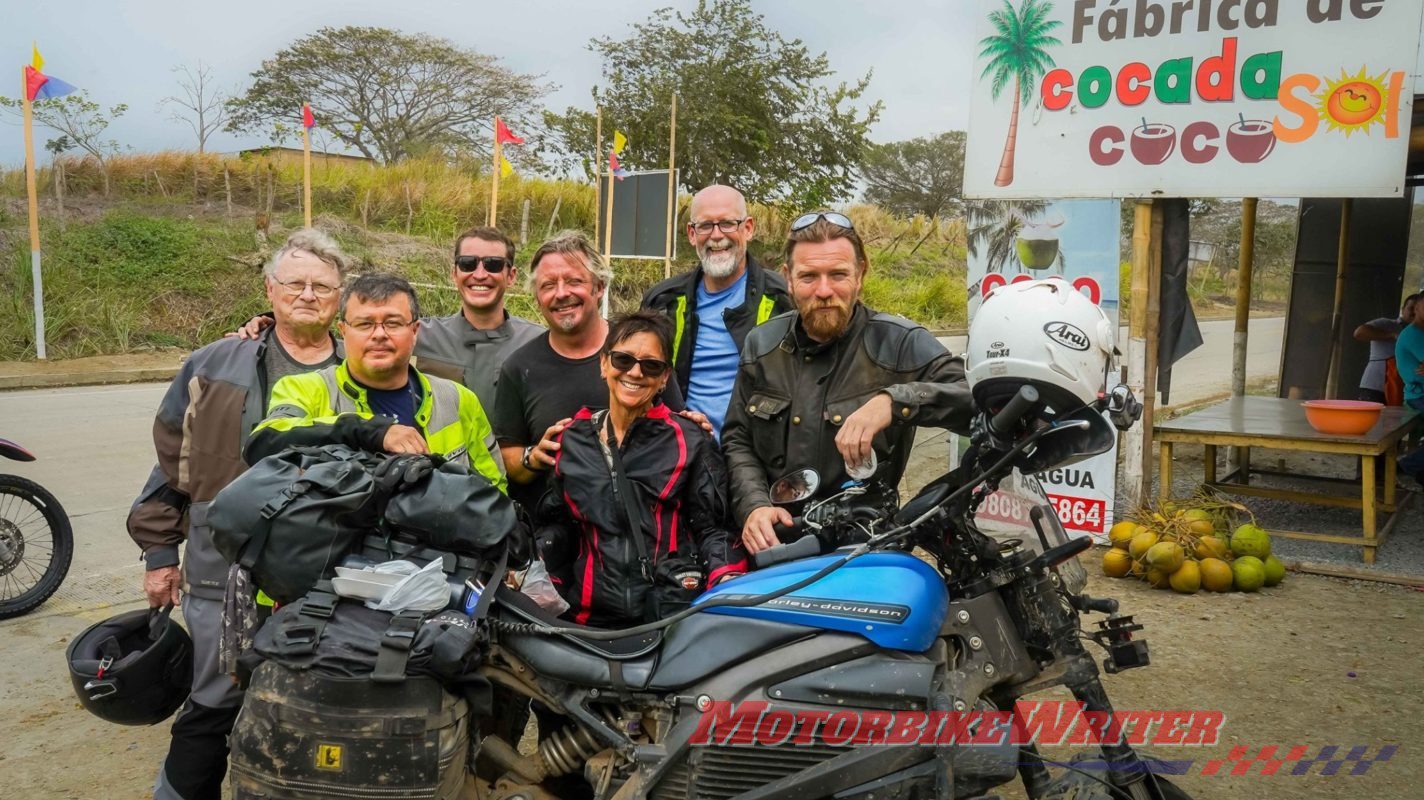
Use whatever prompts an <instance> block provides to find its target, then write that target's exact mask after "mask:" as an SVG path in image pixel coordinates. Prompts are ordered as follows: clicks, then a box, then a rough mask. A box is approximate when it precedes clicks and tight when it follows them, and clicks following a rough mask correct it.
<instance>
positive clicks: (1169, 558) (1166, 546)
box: [1145, 542, 1187, 575]
mask: <svg viewBox="0 0 1424 800" xmlns="http://www.w3.org/2000/svg"><path fill="white" fill-rule="evenodd" d="M1186 557H1187V556H1186V553H1184V552H1182V546H1181V545H1179V544H1177V543H1176V542H1158V543H1157V544H1154V545H1152V547H1150V548H1149V549H1148V550H1147V555H1146V557H1145V560H1146V561H1147V564H1148V565H1149V566H1151V567H1154V568H1156V569H1160V570H1162V571H1163V572H1165V573H1167V574H1168V575H1171V574H1172V573H1174V572H1176V571H1177V569H1178V568H1179V567H1181V566H1182V561H1184V560H1185V559H1186Z"/></svg>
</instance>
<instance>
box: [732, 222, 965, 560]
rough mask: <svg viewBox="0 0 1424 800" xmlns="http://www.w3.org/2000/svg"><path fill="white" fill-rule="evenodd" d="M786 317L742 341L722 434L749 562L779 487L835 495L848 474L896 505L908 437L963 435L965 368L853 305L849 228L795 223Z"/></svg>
mask: <svg viewBox="0 0 1424 800" xmlns="http://www.w3.org/2000/svg"><path fill="white" fill-rule="evenodd" d="M783 257H784V259H785V266H784V267H783V270H784V271H785V274H786V282H787V285H788V286H789V287H790V289H791V295H792V298H793V299H794V300H795V302H796V312H795V313H793V314H786V315H783V316H779V317H776V318H774V319H772V320H770V321H768V322H767V323H766V324H764V325H760V326H758V327H757V328H755V329H754V330H752V332H751V333H750V334H748V336H747V344H746V348H745V349H744V350H743V351H742V356H741V364H740V366H739V368H738V372H737V380H736V386H735V388H734V389H733V391H732V400H731V403H730V405H729V407H728V410H727V422H726V425H725V426H724V427H723V429H722V447H723V450H724V452H725V453H726V457H727V467H728V470H729V472H730V473H731V492H732V507H733V511H734V513H735V515H736V518H737V521H738V522H740V523H741V524H742V542H743V544H745V545H746V547H747V549H748V550H750V551H751V552H753V553H755V552H758V551H760V550H763V549H765V548H767V547H770V546H772V545H775V544H777V543H778V541H779V540H778V539H777V536H776V533H775V532H774V530H773V525H774V524H775V523H780V524H783V525H790V524H791V522H792V517H791V513H790V512H789V511H788V510H787V509H786V508H784V507H780V506H774V505H772V502H771V494H770V488H769V487H770V486H771V484H772V483H773V482H774V481H776V480H777V479H778V478H780V477H781V476H783V475H786V474H788V473H790V472H793V471H797V470H802V469H807V468H810V469H814V470H815V471H816V472H817V473H818V474H819V476H820V486H821V487H822V488H821V490H820V492H819V493H818V494H817V496H818V497H824V496H827V495H829V494H834V493H835V492H837V491H839V490H840V489H839V487H840V486H841V485H842V484H844V483H845V482H846V481H847V480H848V479H849V477H850V475H849V473H850V471H851V470H855V471H857V472H860V471H861V470H862V469H863V470H865V471H869V470H870V469H871V467H872V466H873V465H877V466H876V468H875V470H874V473H873V475H872V477H871V479H870V481H871V488H872V491H878V492H883V493H891V494H893V493H895V492H897V490H898V487H899V484H900V478H901V477H902V476H903V475H904V472H905V465H906V463H907V462H908V460H909V457H910V448H911V447H912V446H913V445H914V440H915V428H916V427H917V426H934V427H939V428H949V429H952V430H957V431H967V430H968V428H969V424H970V421H971V419H972V417H973V404H972V402H971V399H970V394H969V389H968V386H967V385H966V384H965V382H964V361H963V359H960V358H955V357H952V356H951V355H950V354H949V352H948V351H947V350H945V348H944V345H942V344H940V343H939V340H937V339H935V338H934V337H933V336H931V335H930V333H929V331H927V330H925V329H924V328H923V327H921V326H919V325H916V324H915V323H913V322H910V321H909V320H907V319H903V318H901V317H896V316H893V315H890V314H882V313H879V312H876V311H873V310H871V309H869V308H866V307H865V306H864V305H862V304H861V302H860V291H861V286H862V282H863V280H864V278H865V273H866V271H867V270H868V269H869V267H870V263H869V260H868V259H867V258H866V254H865V245H864V243H863V242H861V240H860V236H859V235H858V234H857V233H856V231H855V227H854V226H853V225H852V224H851V221H850V218H848V217H846V216H845V215H844V214H839V213H836V212H832V211H828V212H817V213H812V214H806V215H803V216H801V217H800V218H798V219H796V220H795V221H794V222H793V223H792V225H791V233H790V235H789V236H788V237H787V240H786V248H785V250H784V252H783Z"/></svg>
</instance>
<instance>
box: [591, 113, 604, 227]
mask: <svg viewBox="0 0 1424 800" xmlns="http://www.w3.org/2000/svg"><path fill="white" fill-rule="evenodd" d="M597 111H598V114H597V117H596V118H595V121H594V123H593V138H594V144H593V241H594V243H595V244H596V243H597V242H598V240H599V235H600V234H601V233H602V232H603V218H602V215H600V214H599V213H598V210H599V209H600V208H602V207H603V178H602V177H601V176H602V175H603V166H602V165H603V108H602V107H599V108H598V109H597Z"/></svg>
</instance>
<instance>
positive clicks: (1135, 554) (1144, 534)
mask: <svg viewBox="0 0 1424 800" xmlns="http://www.w3.org/2000/svg"><path fill="white" fill-rule="evenodd" d="M1157 539H1158V537H1157V534H1156V533H1154V532H1152V531H1149V530H1142V531H1140V532H1139V533H1138V534H1137V535H1136V536H1134V537H1132V541H1131V542H1129V543H1128V545H1127V552H1129V553H1131V554H1132V558H1133V560H1134V561H1141V560H1142V557H1143V556H1145V555H1147V551H1148V550H1151V549H1152V545H1154V544H1157Z"/></svg>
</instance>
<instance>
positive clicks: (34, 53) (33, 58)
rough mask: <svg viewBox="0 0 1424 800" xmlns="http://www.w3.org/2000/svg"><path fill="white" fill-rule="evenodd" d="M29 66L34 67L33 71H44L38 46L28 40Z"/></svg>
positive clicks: (42, 59) (42, 58)
mask: <svg viewBox="0 0 1424 800" xmlns="http://www.w3.org/2000/svg"><path fill="white" fill-rule="evenodd" d="M30 53H31V55H30V66H32V67H34V68H35V72H44V56H42V55H40V46H39V45H38V44H36V43H34V42H30Z"/></svg>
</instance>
